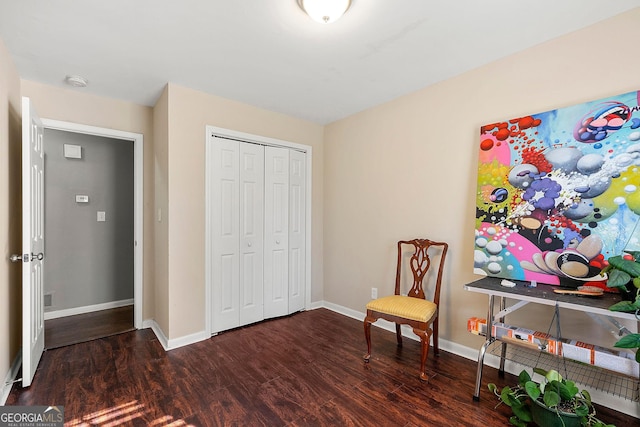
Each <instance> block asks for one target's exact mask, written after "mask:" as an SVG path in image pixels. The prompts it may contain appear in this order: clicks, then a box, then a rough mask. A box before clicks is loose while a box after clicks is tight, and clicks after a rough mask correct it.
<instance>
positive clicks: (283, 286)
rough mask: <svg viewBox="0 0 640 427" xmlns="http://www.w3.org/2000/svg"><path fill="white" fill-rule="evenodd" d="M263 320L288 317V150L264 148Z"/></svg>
mask: <svg viewBox="0 0 640 427" xmlns="http://www.w3.org/2000/svg"><path fill="white" fill-rule="evenodd" d="M264 224H265V230H264V254H265V257H264V273H265V274H264V317H265V319H268V318H271V317H277V316H283V315H286V314H288V309H289V306H288V295H289V293H288V289H289V283H288V281H289V279H288V276H289V256H288V254H289V150H288V149H284V148H278V147H265V221H264Z"/></svg>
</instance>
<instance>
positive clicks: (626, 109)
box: [474, 91, 640, 285]
mask: <svg viewBox="0 0 640 427" xmlns="http://www.w3.org/2000/svg"><path fill="white" fill-rule="evenodd" d="M639 105H640V91H637V92H629V93H625V94H622V95H618V96H613V97H610V98H605V99H600V100H597V101H592V102H587V103H584V104H579V105H575V106H571V107H567V108H560V109H557V110H553V111H547V112H544V113H539V114H533V115H531V116H526V117H519V118H513V119H510V120H505V121H502V122H498V123H491V124H487V125H485V126H482V128H481V130H480V150H479V153H480V154H479V162H478V163H479V164H478V188H477V194H476V230H475V252H474V271H475V272H476V273H477V274H482V275H488V276H495V277H502V278H508V279H515V280H525V281H536V282H539V283H548V284H567V285H580V284H589V285H595V284H597V282H600V284H602V282H603V277H602V276H600V274H599V273H600V270H601V269H602V267H603V266H604V264H605V263H604V261H605V260H606V259H607V258H609V257H610V256H614V255H619V254H621V253H622V251H623V250H624V249H632V250H638V249H640V241H639V239H640V227H638V230H636V227H637V224H638V221H639V219H640V106H639ZM587 282H588V283H587Z"/></svg>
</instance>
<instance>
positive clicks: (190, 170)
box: [157, 83, 323, 339]
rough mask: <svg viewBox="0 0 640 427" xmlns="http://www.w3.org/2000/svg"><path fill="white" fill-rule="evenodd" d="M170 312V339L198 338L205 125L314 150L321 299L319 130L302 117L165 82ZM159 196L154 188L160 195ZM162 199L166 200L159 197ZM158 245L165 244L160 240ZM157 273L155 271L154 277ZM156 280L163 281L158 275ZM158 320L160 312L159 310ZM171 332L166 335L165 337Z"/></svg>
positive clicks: (317, 294)
mask: <svg viewBox="0 0 640 427" xmlns="http://www.w3.org/2000/svg"><path fill="white" fill-rule="evenodd" d="M167 96H168V135H169V136H168V154H167V158H168V174H167V182H166V186H167V188H166V192H167V195H166V200H167V202H168V208H167V220H168V236H167V241H168V271H166V272H165V273H166V274H168V278H167V279H166V283H168V297H167V301H168V303H169V306H168V315H169V325H168V328H167V330H165V331H164V332H165V333H168V335H167V337H168V338H169V339H173V338H178V337H183V336H187V335H190V334H197V333H201V332H203V331H204V330H205V329H206V326H207V325H206V324H205V323H206V322H205V278H204V274H205V259H204V248H205V233H204V232H205V127H206V126H207V125H211V126H216V127H221V128H226V129H232V130H234V131H238V132H245V133H250V134H255V135H261V136H265V137H269V138H277V139H281V140H285V141H290V142H295V143H299V144H306V145H310V146H311V147H312V149H313V164H312V169H313V177H312V179H313V188H312V205H313V212H312V223H313V225H312V230H311V235H312V244H313V246H312V249H311V258H312V260H313V261H312V262H313V266H314V268H313V274H312V278H311V289H312V300H313V301H317V300H320V299H321V298H322V271H323V270H322V268H323V267H322V223H323V220H322V215H321V212H322V204H323V195H322V170H323V165H322V162H323V152H322V138H323V128H322V126H320V125H317V124H313V123H310V122H307V121H304V120H300V119H296V118H293V117H290V116H286V115H283V114H279V113H274V112H271V111H267V110H263V109H260V108H256V107H252V106H249V105H246V104H242V103H239V102H235V101H230V100H227V99H224V98H220V97H217V96H212V95H207V94H205V93H202V92H198V91H195V90H191V89H188V88H184V87H181V86H177V85H175V84H171V83H170V84H169V85H168V89H167ZM157 191H158V190H157ZM159 197H160V198H163V199H164V197H165V196H163V195H160V196H159ZM158 244H160V245H162V243H161V242H158ZM157 273H158V274H160V271H158V272H157ZM157 279H158V282H160V281H161V280H165V279H164V278H162V277H158V278H157ZM158 315H159V316H160V313H158ZM167 331H168V332H167Z"/></svg>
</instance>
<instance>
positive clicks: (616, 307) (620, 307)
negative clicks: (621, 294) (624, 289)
mask: <svg viewBox="0 0 640 427" xmlns="http://www.w3.org/2000/svg"><path fill="white" fill-rule="evenodd" d="M636 304H637V303H633V302H631V301H620V302H617V303H615V304H613V305H612V306H609V310H611V311H623V312H625V313H631V312H634V311H636V308H640V307H636Z"/></svg>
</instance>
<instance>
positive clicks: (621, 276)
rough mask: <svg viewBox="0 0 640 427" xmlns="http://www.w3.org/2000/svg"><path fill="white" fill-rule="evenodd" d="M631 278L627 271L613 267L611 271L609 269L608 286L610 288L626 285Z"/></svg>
mask: <svg viewBox="0 0 640 427" xmlns="http://www.w3.org/2000/svg"><path fill="white" fill-rule="evenodd" d="M609 259H611V258H609ZM629 262H630V261H629ZM633 264H635V263H633ZM629 280H631V276H630V275H629V274H628V273H626V272H625V271H622V270H615V269H612V270H611V271H609V278H608V279H607V287H609V288H618V287H622V286H624V285H626V284H627V283H628V282H629Z"/></svg>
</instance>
